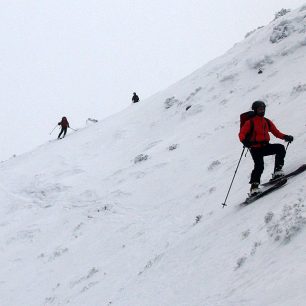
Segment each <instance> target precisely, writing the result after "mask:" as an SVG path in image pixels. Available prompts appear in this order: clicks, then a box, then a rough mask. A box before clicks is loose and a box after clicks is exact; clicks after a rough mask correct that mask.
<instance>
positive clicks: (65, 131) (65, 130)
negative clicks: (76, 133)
mask: <svg viewBox="0 0 306 306" xmlns="http://www.w3.org/2000/svg"><path fill="white" fill-rule="evenodd" d="M63 130H64V135H63V138H64V137H65V136H66V133H67V128H66V127H65V128H64V129H63Z"/></svg>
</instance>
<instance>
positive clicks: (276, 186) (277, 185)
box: [240, 178, 287, 206]
mask: <svg viewBox="0 0 306 306" xmlns="http://www.w3.org/2000/svg"><path fill="white" fill-rule="evenodd" d="M286 183H287V178H282V179H281V180H278V181H277V182H276V183H275V184H273V185H272V186H271V187H268V188H266V189H264V190H263V191H261V192H259V193H258V194H256V195H254V196H250V197H247V198H246V199H245V201H244V202H242V203H241V204H240V205H241V206H246V205H248V204H251V203H253V202H255V201H256V200H258V199H260V198H262V197H264V196H266V195H267V194H270V193H271V192H273V191H274V190H277V189H279V188H281V187H282V186H284V185H285V184H286Z"/></svg>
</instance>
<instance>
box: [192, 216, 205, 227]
mask: <svg viewBox="0 0 306 306" xmlns="http://www.w3.org/2000/svg"><path fill="white" fill-rule="evenodd" d="M202 217H203V216H202V215H197V216H196V218H195V222H194V225H195V224H197V223H199V222H200V221H201V219H202Z"/></svg>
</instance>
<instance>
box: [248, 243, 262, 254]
mask: <svg viewBox="0 0 306 306" xmlns="http://www.w3.org/2000/svg"><path fill="white" fill-rule="evenodd" d="M260 246H261V241H256V242H254V245H253V248H252V250H251V253H250V255H252V256H254V255H255V253H256V251H257V248H258V247H260Z"/></svg>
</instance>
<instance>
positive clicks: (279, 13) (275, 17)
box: [274, 8, 291, 20]
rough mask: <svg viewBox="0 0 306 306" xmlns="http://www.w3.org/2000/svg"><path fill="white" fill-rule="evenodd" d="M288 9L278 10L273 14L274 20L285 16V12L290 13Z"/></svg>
mask: <svg viewBox="0 0 306 306" xmlns="http://www.w3.org/2000/svg"><path fill="white" fill-rule="evenodd" d="M290 12H291V10H290V9H284V8H282V9H281V10H280V11H278V12H277V13H275V14H274V20H276V19H278V18H279V17H282V16H285V15H286V14H288V13H290Z"/></svg>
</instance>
